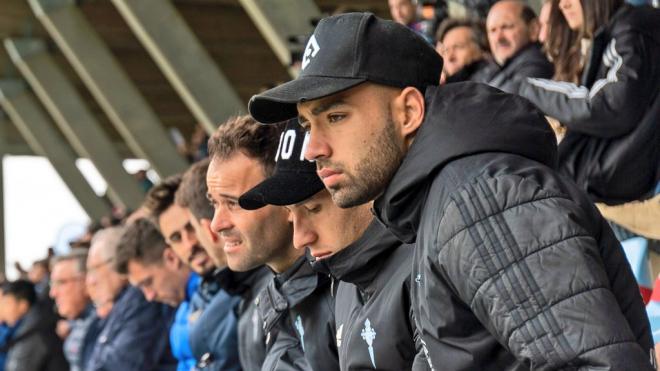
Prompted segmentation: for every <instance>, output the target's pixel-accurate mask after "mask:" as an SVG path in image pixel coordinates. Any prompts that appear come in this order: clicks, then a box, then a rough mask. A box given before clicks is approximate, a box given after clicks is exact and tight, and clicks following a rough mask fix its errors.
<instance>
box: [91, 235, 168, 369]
mask: <svg viewBox="0 0 660 371" xmlns="http://www.w3.org/2000/svg"><path fill="white" fill-rule="evenodd" d="M124 230H125V229H124V227H109V228H106V229H102V230H100V231H98V232H96V234H95V235H94V237H93V238H92V241H91V246H90V249H89V256H88V258H87V279H86V283H87V288H88V291H89V295H90V297H91V299H92V301H93V302H94V305H95V306H96V314H97V315H98V316H99V317H100V318H101V319H102V320H103V321H104V326H103V329H102V331H101V333H100V334H99V336H98V339H97V341H96V344H95V345H94V352H93V353H92V356H91V359H90V361H89V367H88V368H87V369H89V370H108V371H110V370H127V371H129V370H135V371H138V370H151V369H158V370H167V369H174V367H175V366H176V361H175V360H174V358H173V357H172V355H171V354H170V351H169V342H168V340H167V333H168V331H169V325H170V322H171V319H172V315H173V313H174V311H173V310H172V309H171V308H169V307H167V306H165V305H163V304H160V303H150V302H148V301H147V300H145V298H144V295H142V292H141V291H140V290H139V289H137V288H135V287H132V286H130V285H129V284H128V280H127V279H126V276H124V275H121V274H119V273H117V272H116V271H115V270H114V264H115V262H116V256H117V248H118V245H119V240H120V238H121V236H122V234H123V233H124Z"/></svg>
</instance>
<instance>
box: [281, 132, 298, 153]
mask: <svg viewBox="0 0 660 371" xmlns="http://www.w3.org/2000/svg"><path fill="white" fill-rule="evenodd" d="M295 142H296V131H295V130H287V131H286V133H285V134H284V143H282V160H288V159H290V158H291V155H292V154H293V144H294V143H295Z"/></svg>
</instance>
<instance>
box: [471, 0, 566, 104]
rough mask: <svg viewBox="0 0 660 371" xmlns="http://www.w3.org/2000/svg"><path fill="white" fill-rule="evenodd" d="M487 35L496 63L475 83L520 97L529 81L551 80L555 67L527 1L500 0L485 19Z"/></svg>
mask: <svg viewBox="0 0 660 371" xmlns="http://www.w3.org/2000/svg"><path fill="white" fill-rule="evenodd" d="M486 31H487V34H488V42H489V44H490V51H491V53H492V55H493V59H494V61H493V62H491V63H490V64H489V65H488V66H487V67H486V68H484V69H482V70H481V71H480V72H479V73H478V74H477V75H476V76H475V79H474V81H478V82H484V83H487V84H488V85H490V86H493V87H496V88H498V89H502V90H504V91H505V92H507V93H513V94H517V93H518V90H519V87H520V84H521V82H522V81H523V80H524V79H525V78H527V77H542V78H550V77H552V74H553V72H554V68H553V66H552V63H550V61H548V59H547V58H546V57H545V55H544V54H543V51H542V50H541V44H539V43H538V36H539V22H538V19H537V18H536V14H535V13H534V10H532V8H531V7H530V6H529V5H527V4H525V2H524V1H521V0H501V1H498V2H497V3H495V4H493V6H492V7H491V8H490V11H489V12H488V18H487V19H486Z"/></svg>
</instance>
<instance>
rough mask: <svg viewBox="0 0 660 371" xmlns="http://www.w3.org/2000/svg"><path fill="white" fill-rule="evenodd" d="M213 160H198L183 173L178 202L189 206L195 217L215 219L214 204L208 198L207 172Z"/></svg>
mask: <svg viewBox="0 0 660 371" xmlns="http://www.w3.org/2000/svg"><path fill="white" fill-rule="evenodd" d="M210 162H211V160H210V159H209V158H205V159H203V160H200V161H197V162H195V163H194V164H192V166H190V168H189V169H188V170H187V171H186V172H185V174H183V178H182V179H181V185H179V190H178V191H176V198H175V201H176V203H177V204H178V205H179V206H181V207H185V208H188V210H190V212H191V213H192V214H193V216H195V219H197V220H200V219H213V206H211V203H210V202H209V200H208V199H207V198H206V193H207V188H206V172H207V171H208V169H209V163H210Z"/></svg>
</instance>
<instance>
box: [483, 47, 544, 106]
mask: <svg viewBox="0 0 660 371" xmlns="http://www.w3.org/2000/svg"><path fill="white" fill-rule="evenodd" d="M554 71H555V68H554V66H553V65H552V63H550V61H548V58H546V56H545V54H543V51H542V50H541V44H539V43H529V45H527V46H525V47H523V48H522V49H520V50H519V51H518V52H517V53H516V54H514V55H513V56H512V57H511V58H509V59H508V60H507V61H506V62H504V64H503V65H501V66H500V65H499V64H497V63H496V62H495V61H490V62H489V63H488V64H487V65H486V66H484V67H483V68H481V69H480V70H478V71H476V72H475V73H474V74H473V75H472V76H471V78H470V81H475V82H483V83H485V84H488V85H490V86H492V87H494V88H498V89H501V90H503V91H505V92H507V93H513V94H517V93H518V90H520V84H521V83H522V82H523V80H525V79H526V78H528V77H540V78H544V79H549V78H551V77H552V75H553V74H554Z"/></svg>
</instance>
